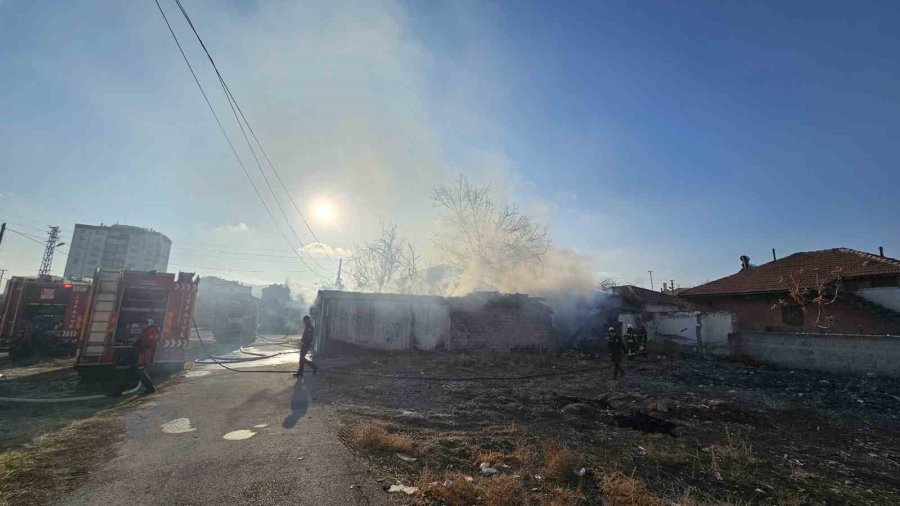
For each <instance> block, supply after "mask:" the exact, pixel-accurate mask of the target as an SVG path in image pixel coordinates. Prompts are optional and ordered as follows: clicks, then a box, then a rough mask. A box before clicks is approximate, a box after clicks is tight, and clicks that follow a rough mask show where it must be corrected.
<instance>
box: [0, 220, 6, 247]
mask: <svg viewBox="0 0 900 506" xmlns="http://www.w3.org/2000/svg"><path fill="white" fill-rule="evenodd" d="M5 233H6V223H4V224H2V225H0V245H2V244H3V234H5Z"/></svg>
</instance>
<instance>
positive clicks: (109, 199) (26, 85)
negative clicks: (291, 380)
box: [0, 0, 900, 289]
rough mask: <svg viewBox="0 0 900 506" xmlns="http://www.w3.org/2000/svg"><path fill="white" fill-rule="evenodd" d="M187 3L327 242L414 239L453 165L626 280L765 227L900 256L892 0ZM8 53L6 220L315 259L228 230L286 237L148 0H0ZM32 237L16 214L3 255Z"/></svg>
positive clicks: (242, 274) (714, 252) (765, 247)
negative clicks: (113, 227)
mask: <svg viewBox="0 0 900 506" xmlns="http://www.w3.org/2000/svg"><path fill="white" fill-rule="evenodd" d="M788 4H789V5H788ZM163 5H164V7H165V8H166V9H167V12H169V13H170V17H171V18H172V20H173V22H174V24H175V27H176V30H177V31H178V33H179V36H180V37H182V40H183V41H184V42H185V43H186V44H187V46H188V49H189V56H190V57H191V60H192V62H194V63H195V65H196V66H197V68H198V70H200V75H201V79H202V80H203V81H204V84H205V85H206V86H207V90H208V91H209V92H211V93H213V94H214V96H215V99H214V100H215V101H216V102H215V105H216V106H217V110H218V111H219V113H220V115H222V116H223V117H225V119H228V117H227V116H226V114H228V110H227V109H226V107H227V106H226V105H225V102H224V101H223V100H222V98H221V94H220V93H219V94H215V92H216V89H215V88H214V87H213V84H214V82H213V81H212V78H211V76H210V72H209V68H208V66H206V65H205V64H204V62H203V60H202V59H201V55H200V54H199V53H198V50H197V47H196V44H192V43H191V41H190V39H188V33H187V32H186V31H185V28H184V26H183V25H184V23H183V22H181V23H179V22H178V21H179V20H178V19H177V18H175V10H174V6H173V3H171V2H168V1H166V2H163ZM185 5H186V7H187V8H188V10H189V11H190V12H191V14H192V16H193V17H194V21H195V22H196V23H197V25H198V28H199V29H200V31H201V34H202V35H203V36H204V38H205V39H206V41H207V43H208V44H209V46H210V48H211V50H212V52H213V55H214V56H215V57H216V59H217V61H218V63H219V65H220V67H221V68H222V70H223V72H224V74H225V77H226V79H228V80H229V83H230V86H231V87H232V90H233V92H234V93H235V95H236V96H237V98H238V100H239V101H240V103H241V106H242V107H243V108H244V110H245V112H246V113H247V114H248V116H249V118H250V119H251V122H253V124H254V127H255V129H256V130H257V133H258V134H260V137H261V139H262V141H263V143H264V145H265V147H266V149H267V150H268V151H269V154H270V155H272V158H273V161H274V162H275V164H276V166H277V167H278V168H279V171H280V172H281V174H282V175H283V177H284V179H285V182H286V183H287V186H288V187H289V189H290V190H291V192H292V195H293V196H294V197H295V198H296V199H297V200H298V202H299V203H301V206H302V207H304V209H305V211H306V212H311V206H313V205H314V203H315V202H319V201H323V200H325V201H328V202H331V203H332V204H333V205H334V206H335V208H336V210H337V218H336V219H334V220H332V221H322V222H316V221H315V220H313V222H311V224H312V225H313V227H314V229H315V231H316V233H317V235H319V238H320V239H321V240H322V242H324V243H327V244H328V245H329V246H330V247H332V248H345V249H352V247H353V245H354V244H355V243H358V242H360V241H362V240H365V239H367V238H369V237H370V236H371V233H372V229H373V227H374V226H377V223H378V222H379V220H381V219H389V220H396V221H397V222H398V224H399V226H400V229H401V230H403V231H406V233H407V234H408V235H410V236H411V237H412V238H413V239H414V240H416V241H417V242H419V243H420V246H421V248H422V249H423V250H427V249H428V247H429V243H428V240H427V237H428V231H429V230H430V227H431V226H432V224H433V219H434V216H433V209H432V208H431V205H430V203H429V202H428V201H427V194H428V189H429V188H430V187H431V186H433V185H434V184H436V183H440V182H444V181H448V180H449V179H452V177H453V174H455V173H457V172H460V171H461V172H464V173H466V174H469V175H470V176H471V177H472V178H473V179H475V180H477V181H483V182H487V181H490V182H491V183H492V184H493V185H494V187H495V188H496V189H497V191H498V193H499V194H501V195H502V196H503V197H504V198H508V199H510V200H514V201H515V202H517V203H518V204H519V205H520V206H521V207H522V208H524V209H526V210H528V211H529V212H531V213H532V214H534V215H535V216H537V217H538V218H539V219H541V220H544V221H546V222H547V223H548V224H549V226H550V230H551V234H552V237H553V239H554V243H555V244H556V245H557V246H559V247H561V248H568V249H572V250H574V251H576V252H577V253H579V254H580V255H583V258H584V259H585V260H586V261H587V262H588V263H589V265H590V267H591V269H592V270H593V272H594V275H595V276H598V277H603V276H612V277H615V278H616V279H617V280H618V281H619V282H622V283H625V282H634V283H639V284H646V283H647V270H648V269H653V271H654V278H655V280H656V282H657V286H658V285H659V283H660V281H661V280H668V279H675V280H676V283H677V284H679V285H682V286H689V285H691V284H694V283H698V282H702V281H704V280H706V279H715V278H717V277H720V276H722V275H725V274H729V273H732V272H734V271H736V270H737V268H738V266H739V261H738V257H739V256H740V255H742V254H747V255H749V256H750V257H751V260H752V261H759V262H762V261H765V260H766V259H769V258H770V256H771V252H770V250H771V248H776V250H777V251H778V253H779V255H785V254H788V253H791V252H794V251H801V250H810V249H821V248H829V247H837V246H847V247H853V248H858V249H864V250H867V251H875V250H876V249H877V246H879V245H883V246H884V247H885V249H886V252H887V253H888V254H891V255H892V256H895V257H896V256H900V226H898V224H897V216H900V201H898V199H897V198H896V196H895V193H896V191H897V188H898V187H900V184H898V183H900V175H898V173H900V171H898V170H897V160H898V159H900V143H898V142H896V140H895V139H896V136H897V132H898V131H900V128H898V127H900V87H898V86H897V84H896V83H897V82H900V63H898V60H897V58H896V55H897V54H900V40H898V38H900V32H898V31H897V30H896V27H897V26H900V7H898V6H897V5H896V4H895V3H893V2H882V3H866V2H855V3H853V4H852V5H851V4H847V3H839V2H787V3H786V2H753V3H742V4H737V3H728V4H727V5H726V3H724V2H680V3H672V2H584V3H579V2H568V3H559V2H553V3H551V2H505V3H504V2H492V3H487V2H400V3H395V2H373V1H366V2H362V1H361V2H348V3H343V4H340V5H336V4H329V5H323V3H321V2H310V3H302V2H300V3H298V2H262V1H258V2H234V3H228V2H212V1H194V0H191V1H187V2H185ZM0 69H2V71H0V91H2V93H0V110H3V121H2V123H0V152H2V153H3V154H4V157H3V163H2V165H0V218H3V219H6V220H8V221H11V222H17V223H19V224H20V225H19V226H18V230H21V231H24V232H28V233H34V234H37V235H41V232H40V230H39V229H41V228H42V227H44V226H45V225H47V224H59V225H61V226H62V227H63V228H64V229H65V230H66V231H67V232H68V234H70V233H71V229H72V226H73V224H74V223H75V222H86V223H99V222H104V223H113V222H117V221H118V222H126V223H128V224H135V225H143V226H148V227H152V228H154V229H157V230H160V231H163V232H164V233H166V234H167V235H169V236H170V237H171V238H172V239H173V241H174V242H175V248H174V251H173V258H172V261H173V262H174V263H178V264H180V265H185V266H187V265H190V266H201V267H207V269H206V270H205V271H204V269H199V270H200V272H201V273H202V274H218V275H222V276H225V277H231V278H236V279H242V280H245V281H249V282H266V281H282V280H283V279H284V278H286V277H290V278H291V279H292V281H293V282H295V283H298V284H300V285H303V286H304V287H305V288H306V289H311V288H312V287H314V286H315V285H314V283H316V282H318V281H320V280H321V279H322V278H323V277H327V276H324V274H320V275H313V274H310V273H304V272H296V271H301V270H303V269H305V267H303V266H302V265H298V263H297V262H295V261H293V260H291V259H289V258H288V259H285V258H277V257H274V256H273V257H259V256H251V255H236V254H233V252H238V251H240V252H245V253H246V252H257V253H264V254H272V255H285V256H290V254H291V253H290V251H288V250H287V248H289V247H288V246H287V245H286V244H285V241H284V240H283V239H282V238H281V236H280V235H279V233H278V232H277V231H276V229H275V227H274V226H273V225H272V224H271V223H270V222H269V218H268V217H267V216H266V214H265V212H264V211H263V210H262V207H261V206H260V204H259V203H258V202H257V201H256V200H255V199H256V197H255V196H254V195H253V193H252V190H251V189H250V188H249V185H248V184H247V181H246V179H245V177H244V175H243V174H242V173H241V172H240V168H239V167H238V166H237V165H236V162H235V161H234V158H233V157H232V156H231V154H230V152H229V151H228V148H227V145H226V144H225V141H224V140H223V138H222V136H221V134H220V133H219V132H218V131H217V127H216V126H215V123H214V122H213V120H212V118H211V116H210V114H209V112H208V111H207V110H206V108H205V105H204V104H203V102H202V98H201V97H200V95H199V93H198V91H197V90H196V88H195V86H194V84H193V82H192V81H191V78H190V75H189V74H188V72H187V69H186V68H185V67H184V64H183V63H182V62H181V61H180V56H179V55H178V53H177V49H176V48H175V47H174V44H173V42H172V41H171V38H170V36H169V34H168V32H167V31H166V29H165V25H164V24H163V23H162V20H161V19H160V16H159V13H158V12H157V11H156V6H155V4H153V2H152V1H146V2H87V1H83V2H82V1H72V2H25V1H11V0H3V1H0ZM229 128H230V132H231V134H232V139H233V140H234V141H235V142H236V145H238V144H239V143H237V141H240V142H243V140H242V138H241V137H239V135H240V134H239V132H238V131H237V130H236V127H235V126H234V123H233V121H232V123H230V124H229ZM891 141H893V142H891ZM239 147H240V146H239ZM244 149H245V148H244ZM241 154H242V156H244V157H245V162H246V163H248V165H247V166H248V169H250V170H251V174H253V175H254V176H255V177H257V179H256V182H257V183H258V184H260V185H263V184H264V183H263V182H262V180H261V178H259V177H258V172H255V171H257V169H256V167H255V165H253V163H252V159H250V158H249V154H248V153H247V152H246V151H242V152H241ZM261 188H262V189H264V187H262V186H261ZM269 198H270V197H269ZM282 198H283V196H282ZM285 202H286V201H285ZM270 204H271V198H270ZM290 219H291V220H292V223H293V225H294V227H295V229H297V231H298V232H299V235H300V236H301V237H300V239H301V240H302V241H303V242H308V241H311V238H310V237H309V234H308V233H306V232H305V230H303V227H302V224H300V222H299V221H298V220H297V219H296V217H295V216H293V214H292V215H291V216H290ZM11 226H13V227H15V225H11ZM26 226H27V227H36V228H26ZM282 230H283V231H285V233H288V232H287V228H286V227H284V226H282ZM213 245H215V246H213ZM223 251H227V252H228V253H222V252H223ZM334 256H336V255H334ZM39 261H40V247H39V246H38V245H36V244H33V243H31V242H30V241H28V240H26V239H23V238H21V237H19V236H17V235H15V234H13V235H11V236H10V235H7V238H6V240H5V241H4V244H3V246H2V249H0V268H7V269H10V270H11V271H12V272H13V273H16V274H19V273H22V274H29V273H31V271H34V270H36V268H37V265H38V263H39ZM319 264H320V265H321V266H322V267H321V270H322V271H323V273H324V272H333V270H334V269H333V262H332V261H331V260H327V259H323V260H321V261H320V262H319ZM62 267H63V262H62V261H57V263H56V271H58V272H61V270H62ZM210 267H217V268H219V269H224V268H230V269H235V272H228V271H224V270H213V269H208V268H210ZM289 271H290V272H289Z"/></svg>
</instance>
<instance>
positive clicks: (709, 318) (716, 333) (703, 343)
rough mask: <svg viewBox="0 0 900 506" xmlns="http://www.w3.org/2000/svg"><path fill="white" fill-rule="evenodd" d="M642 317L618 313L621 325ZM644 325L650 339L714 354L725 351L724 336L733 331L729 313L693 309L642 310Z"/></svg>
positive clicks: (725, 337)
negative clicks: (656, 311)
mask: <svg viewBox="0 0 900 506" xmlns="http://www.w3.org/2000/svg"><path fill="white" fill-rule="evenodd" d="M641 320H642V316H641V314H638V313H625V314H622V315H621V316H619V321H620V322H621V323H622V328H625V327H627V326H628V324H631V325H633V326H634V327H635V328H637V326H638V325H639V323H640V322H641ZM643 321H644V322H645V324H644V326H645V328H646V329H647V340H648V341H650V342H661V341H670V342H675V343H677V344H679V345H681V346H684V347H688V348H690V349H698V348H702V349H703V350H704V351H706V352H709V353H713V354H717V355H727V354H728V335H729V334H731V333H733V332H734V320H733V315H732V314H731V313H726V312H712V313H701V312H695V311H673V312H670V313H652V314H650V313H645V314H644V315H643Z"/></svg>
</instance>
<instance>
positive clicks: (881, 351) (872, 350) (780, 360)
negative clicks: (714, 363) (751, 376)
mask: <svg viewBox="0 0 900 506" xmlns="http://www.w3.org/2000/svg"><path fill="white" fill-rule="evenodd" d="M729 344H730V348H731V353H732V354H733V355H735V356H745V357H750V358H753V359H754V360H758V361H760V362H766V363H770V364H774V365H779V366H782V367H795V368H798V369H812V370H817V371H828V372H835V373H842V374H865V373H869V372H871V373H875V374H877V375H883V376H892V377H900V336H872V335H847V334H800V333H776V332H752V333H740V334H733V335H732V336H731V338H730V343H729Z"/></svg>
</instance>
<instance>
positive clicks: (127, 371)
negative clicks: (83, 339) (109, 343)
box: [116, 320, 159, 395]
mask: <svg viewBox="0 0 900 506" xmlns="http://www.w3.org/2000/svg"><path fill="white" fill-rule="evenodd" d="M158 340H159V327H157V326H156V325H154V324H153V320H148V321H147V326H146V327H144V330H143V331H141V333H140V335H138V337H137V339H135V340H134V343H132V345H131V348H130V349H125V350H120V352H119V353H118V354H117V356H116V362H117V368H119V369H123V374H122V376H121V381H120V383H119V390H118V392H119V395H121V394H122V392H123V391H124V390H125V389H126V388H131V386H132V385H134V381H140V382H141V385H143V386H144V395H146V394H152V393H153V392H155V391H156V387H155V386H153V381H152V380H151V379H150V376H149V375H148V374H147V366H148V365H150V364H151V363H153V355H154V354H155V353H156V342H157V341H158Z"/></svg>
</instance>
